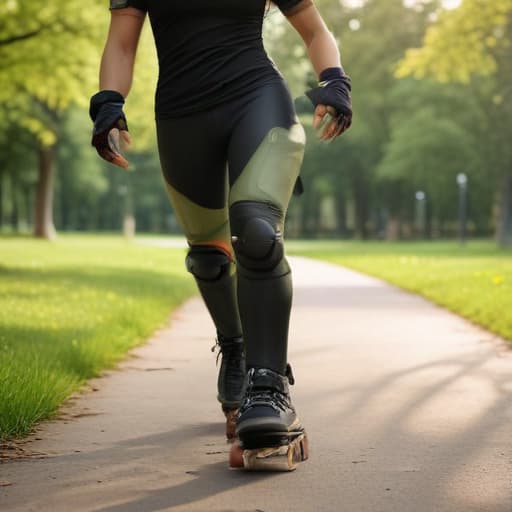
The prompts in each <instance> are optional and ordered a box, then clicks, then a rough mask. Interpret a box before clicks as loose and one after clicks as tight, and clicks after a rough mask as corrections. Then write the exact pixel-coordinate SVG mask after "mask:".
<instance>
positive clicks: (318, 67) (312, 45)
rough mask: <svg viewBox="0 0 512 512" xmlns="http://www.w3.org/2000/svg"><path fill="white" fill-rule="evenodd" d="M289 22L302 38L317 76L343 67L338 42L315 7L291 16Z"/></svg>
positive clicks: (311, 6) (312, 6)
mask: <svg viewBox="0 0 512 512" xmlns="http://www.w3.org/2000/svg"><path fill="white" fill-rule="evenodd" d="M288 21H289V22H290V24H291V25H292V26H293V28H294V29H295V30H296V31H297V32H298V33H299V35H300V36H301V37H302V39H303V41H304V44H305V45H306V48H307V50H308V55H309V58H310V60H311V63H312V64H313V67H314V68H315V71H316V73H317V75H319V74H320V73H321V72H322V71H323V70H324V69H326V68H334V67H340V66H341V62H340V52H339V50H338V45H337V44H336V40H335V39H334V36H333V35H332V34H331V32H329V29H328V28H327V26H326V25H325V22H324V20H323V19H322V17H321V16H320V13H319V12H318V10H317V8H316V7H315V6H314V5H310V6H309V7H306V8H305V9H302V10H300V11H299V12H297V13H296V14H293V15H291V16H289V17H288Z"/></svg>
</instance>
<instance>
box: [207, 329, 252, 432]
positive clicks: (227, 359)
mask: <svg viewBox="0 0 512 512" xmlns="http://www.w3.org/2000/svg"><path fill="white" fill-rule="evenodd" d="M217 346H218V347H219V352H218V354H217V362H218V360H219V357H220V356H222V360H221V364H220V369H219V377H218V380H217V390H218V394H217V400H218V401H219V402H220V403H221V405H222V411H223V412H224V415H225V416H226V438H227V440H228V441H233V440H234V438H235V429H236V417H237V415H238V410H239V408H240V402H241V401H242V397H243V394H244V381H245V355H244V342H243V338H241V337H238V338H225V337H224V336H222V335H220V334H219V335H218V337H217V343H216V345H214V346H213V347H212V352H213V351H214V350H215V348H216V347H217Z"/></svg>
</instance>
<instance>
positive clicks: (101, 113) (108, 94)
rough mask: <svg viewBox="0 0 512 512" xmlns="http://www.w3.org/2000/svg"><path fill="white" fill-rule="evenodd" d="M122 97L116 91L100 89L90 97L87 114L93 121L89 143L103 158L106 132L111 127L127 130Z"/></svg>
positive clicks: (106, 140) (106, 137)
mask: <svg viewBox="0 0 512 512" xmlns="http://www.w3.org/2000/svg"><path fill="white" fill-rule="evenodd" d="M123 105H124V98H123V96H122V94H120V93H118V92H117V91H100V92H98V93H96V94H95V95H94V96H93V97H92V98H91V103H90V106H89V115H90V116H91V119H92V121H93V122H94V128H93V131H92V141H91V144H92V145H93V146H94V147H95V148H96V151H98V154H99V155H100V156H101V157H102V158H105V151H106V150H108V147H109V145H108V134H109V132H110V130H112V128H118V129H119V130H125V131H128V123H127V122H126V117H125V115H124V112H123Z"/></svg>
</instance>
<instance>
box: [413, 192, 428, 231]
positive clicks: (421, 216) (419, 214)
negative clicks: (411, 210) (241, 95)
mask: <svg viewBox="0 0 512 512" xmlns="http://www.w3.org/2000/svg"><path fill="white" fill-rule="evenodd" d="M415 197H416V225H417V227H418V231H419V232H420V233H421V237H422V238H423V237H424V236H425V231H426V230H425V221H426V215H425V206H426V199H427V194H425V192H423V190H418V191H417V192H416V194H415Z"/></svg>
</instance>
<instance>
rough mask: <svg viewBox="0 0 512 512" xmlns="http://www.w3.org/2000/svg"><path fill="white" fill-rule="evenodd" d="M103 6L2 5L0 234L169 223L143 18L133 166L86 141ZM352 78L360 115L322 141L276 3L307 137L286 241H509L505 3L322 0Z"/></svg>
mask: <svg viewBox="0 0 512 512" xmlns="http://www.w3.org/2000/svg"><path fill="white" fill-rule="evenodd" d="M107 3H108V2H106V0H101V1H98V0H90V1H89V2H87V5H86V6H85V5H84V3H83V2H82V1H78V0H53V1H52V2H50V3H47V2H46V1H44V0H23V1H20V0H2V1H1V2H0V229H1V230H2V232H4V233H17V232H21V233H29V234H34V235H35V236H37V237H43V238H52V237H54V236H55V233H56V232H68V231H72V232H77V231H96V232H98V231H108V232H119V231H120V230H122V229H123V226H124V227H125V229H130V227H133V225H134V224H135V226H136V230H137V232H139V233H143V232H151V233H173V232H177V231H178V229H179V228H178V226H177V223H176V220H175V217H174V215H173V212H172V209H171V207H170V206H169V203H168V200H167V197H166V195H165V192H164V188H163V186H162V179H161V176H160V169H159V162H158V157H157V153H156V143H155V134H154V121H153V119H154V115H153V94H154V87H155V82H156V75H157V63H156V58H155V53H154V49H153V45H152V39H151V34H150V31H149V26H148V25H149V24H146V25H147V26H146V27H145V33H144V37H143V40H142V42H141V45H140V51H139V54H138V62H137V66H136V73H135V83H134V88H133V90H132V92H131V94H130V96H129V100H128V103H127V106H126V113H127V117H128V121H129V125H130V131H131V133H132V137H133V139H134V144H133V148H132V150H131V152H130V155H129V157H130V160H131V162H132V171H133V172H123V171H121V170H120V169H117V168H114V167H112V166H110V165H108V164H105V163H103V162H102V161H101V160H100V159H99V158H98V157H97V156H96V154H95V151H94V150H93V148H92V147H91V146H90V133H91V122H90V120H89V118H88V113H87V106H88V100H89V97H90V96H91V95H92V94H93V93H94V92H96V90H97V76H98V66H99V60H100V56H101V51H102V46H103V44H104V40H105V35H106V30H107V26H108V25H107V24H108V18H109V16H108V9H107ZM316 4H317V6H318V8H319V9H320V11H321V13H322V14H323V16H324V18H325V20H326V22H327V24H328V26H329V28H330V29H331V31H332V32H333V33H334V35H335V36H336V38H337V39H338V41H339V43H340V48H341V52H342V60H343V64H344V67H345V68H346V71H347V72H348V73H349V74H350V75H351V77H352V80H353V103H354V111H355V120H354V124H353V127H352V128H351V130H350V131H349V132H348V133H347V134H345V135H344V136H343V137H342V138H340V139H338V140H336V141H335V142H334V143H331V144H325V143H320V142H319V141H318V140H317V137H316V136H315V134H314V133H313V131H312V129H311V107H310V105H309V103H308V100H307V99H306V98H305V97H304V96H303V92H304V90H305V89H306V88H307V87H308V84H309V85H311V84H312V83H313V82H314V81H315V76H314V75H313V72H312V68H311V66H310V64H309V61H308V59H307V56H306V52H305V49H304V46H303V44H302V41H301V40H300V39H299V38H298V36H297V35H296V34H295V33H294V31H293V30H292V29H291V28H290V27H289V25H288V24H287V22H286V20H285V19H284V18H283V17H282V15H281V14H280V13H279V11H278V10H277V9H276V8H273V9H271V10H270V12H269V14H268V16H267V18H266V20H265V43H266V47H267V50H268V52H269V54H270V55H271V56H272V58H273V59H274V61H275V62H276V63H277V65H278V67H279V68H280V69H281V71H282V72H283V74H284V75H285V77H286V78H287V80H288V82H289V85H290V88H291V89H292V92H293V94H294V97H296V98H297V100H296V105H297V109H298V111H299V112H300V116H301V120H302V122H303V123H304V125H305V127H306V130H307V132H308V146H307V152H306V157H305V161H304V167H303V171H302V176H303V180H304V184H305V193H304V195H303V196H302V197H301V198H300V199H298V200H294V201H293V202H292V205H291V208H290V211H289V218H288V228H287V229H288V237H301V238H338V239H339V238H343V239H350V238H357V239H386V240H397V239H440V238H456V237H465V236H470V237H482V238H494V239H495V240H496V241H497V242H498V243H499V244H500V245H510V244H512V143H511V134H512V80H511V77H512V58H511V56H512V48H511V30H510V29H511V23H512V1H511V0H493V1H492V2H491V1H489V0H464V1H463V2H460V0H459V1H458V0H444V1H442V0H433V1H430V0H316Z"/></svg>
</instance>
